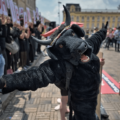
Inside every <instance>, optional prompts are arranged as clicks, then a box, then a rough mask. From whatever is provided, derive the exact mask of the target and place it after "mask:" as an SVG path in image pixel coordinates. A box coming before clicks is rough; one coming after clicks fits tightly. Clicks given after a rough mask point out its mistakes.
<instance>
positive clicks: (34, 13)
mask: <svg viewBox="0 0 120 120" xmlns="http://www.w3.org/2000/svg"><path fill="white" fill-rule="evenodd" d="M33 17H34V24H36V12H35V10H33Z"/></svg>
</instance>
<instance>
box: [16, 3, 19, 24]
mask: <svg viewBox="0 0 120 120" xmlns="http://www.w3.org/2000/svg"><path fill="white" fill-rule="evenodd" d="M15 12H16V19H17V24H19V25H20V19H19V12H18V6H17V5H15Z"/></svg>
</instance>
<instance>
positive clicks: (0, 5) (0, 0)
mask: <svg viewBox="0 0 120 120" xmlns="http://www.w3.org/2000/svg"><path fill="white" fill-rule="evenodd" d="M0 14H2V0H0Z"/></svg>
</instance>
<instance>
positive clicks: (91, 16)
mask: <svg viewBox="0 0 120 120" xmlns="http://www.w3.org/2000/svg"><path fill="white" fill-rule="evenodd" d="M66 7H67V9H68V10H69V12H70V15H71V20H72V21H76V22H81V23H84V27H83V28H84V29H85V30H86V29H89V30H92V29H93V28H94V27H98V28H101V27H102V23H105V22H106V21H109V27H111V28H113V27H117V26H120V10H118V9H111V10H110V9H81V7H80V5H79V4H66ZM63 20H64V21H65V13H64V11H63Z"/></svg>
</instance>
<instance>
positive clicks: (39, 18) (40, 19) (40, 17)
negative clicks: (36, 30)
mask: <svg viewBox="0 0 120 120" xmlns="http://www.w3.org/2000/svg"><path fill="white" fill-rule="evenodd" d="M39 20H41V13H40V12H39Z"/></svg>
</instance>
